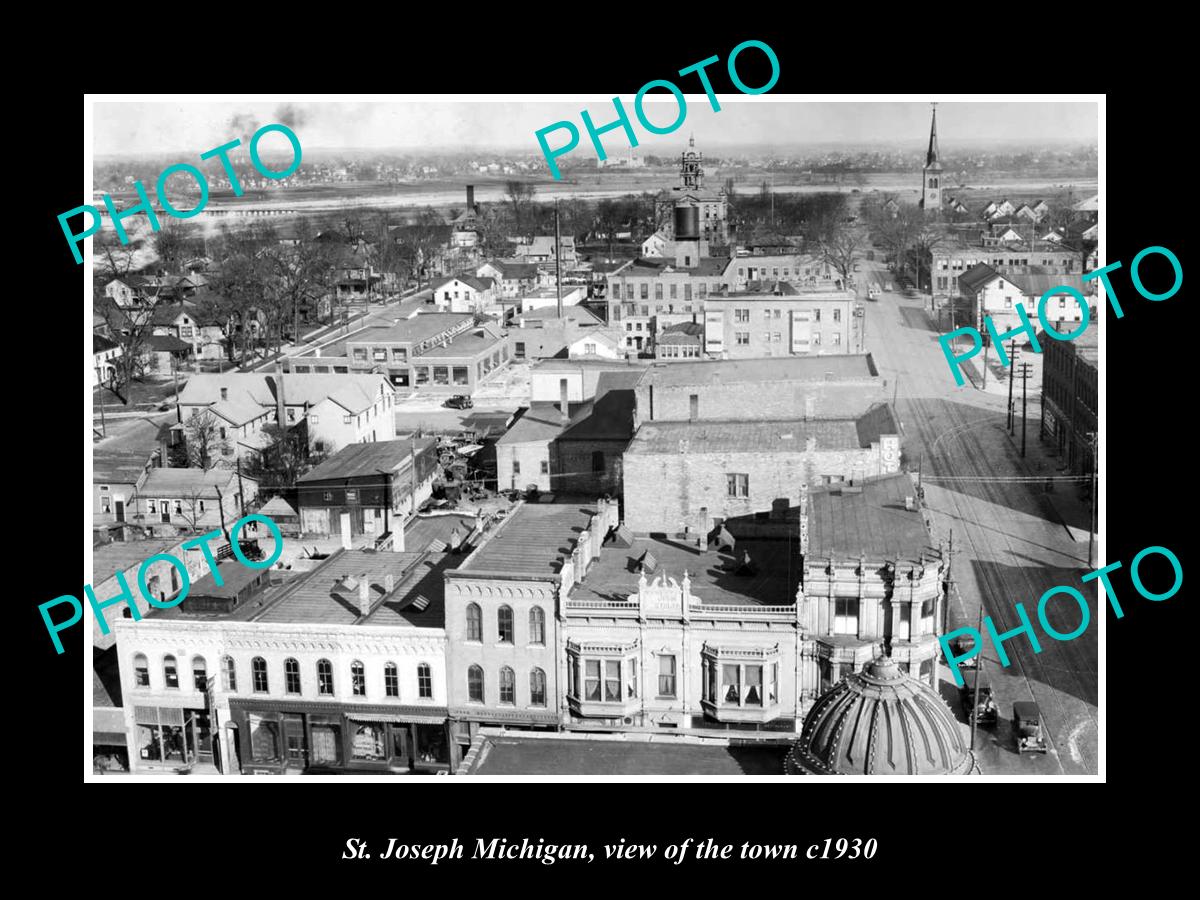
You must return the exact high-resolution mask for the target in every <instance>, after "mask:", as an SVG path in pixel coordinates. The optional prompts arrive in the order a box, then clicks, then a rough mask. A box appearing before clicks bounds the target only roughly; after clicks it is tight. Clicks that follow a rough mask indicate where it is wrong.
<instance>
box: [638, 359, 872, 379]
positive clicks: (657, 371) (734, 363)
mask: <svg viewBox="0 0 1200 900" xmlns="http://www.w3.org/2000/svg"><path fill="white" fill-rule="evenodd" d="M878 377H879V373H878V372H877V371H876V369H875V361H874V359H872V357H871V354H870V353H855V354H845V355H837V356H790V357H777V358H773V359H710V360H703V359H702V360H695V361H691V362H670V363H655V364H653V365H651V366H650V367H649V368H647V369H646V373H645V375H643V376H642V384H654V385H659V386H661V387H674V386H682V385H693V384H738V383H744V382H758V381H825V380H826V379H827V378H832V379H833V380H835V381H839V380H850V379H859V378H878Z"/></svg>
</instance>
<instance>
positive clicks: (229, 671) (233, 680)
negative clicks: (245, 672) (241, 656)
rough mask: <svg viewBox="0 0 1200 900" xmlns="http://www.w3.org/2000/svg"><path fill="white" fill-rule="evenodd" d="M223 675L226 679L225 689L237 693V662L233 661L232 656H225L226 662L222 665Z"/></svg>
mask: <svg viewBox="0 0 1200 900" xmlns="http://www.w3.org/2000/svg"><path fill="white" fill-rule="evenodd" d="M221 676H222V678H224V680H225V684H224V688H225V690H227V691H231V692H233V693H237V689H238V687H237V663H235V662H234V661H233V657H232V656H227V657H225V662H224V664H223V665H222V666H221Z"/></svg>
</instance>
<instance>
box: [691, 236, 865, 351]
mask: <svg viewBox="0 0 1200 900" xmlns="http://www.w3.org/2000/svg"><path fill="white" fill-rule="evenodd" d="M738 262H739V263H740V262H742V260H738ZM862 322H863V318H862V306H861V304H860V303H858V301H857V296H856V295H855V293H854V292H853V291H842V290H834V289H826V290H819V289H817V288H806V289H805V290H803V291H798V290H797V289H796V288H794V287H792V286H791V285H790V284H788V283H787V282H784V281H766V282H764V281H756V282H751V283H750V284H748V285H747V286H746V288H745V289H743V290H738V291H730V292H726V291H721V292H719V293H718V294H716V295H710V296H709V298H708V300H707V301H706V302H705V305H704V351H705V353H706V354H707V355H709V356H712V357H718V358H722V359H761V358H763V357H769V356H800V355H805V356H807V355H813V356H820V355H825V354H841V353H862V352H863V329H862Z"/></svg>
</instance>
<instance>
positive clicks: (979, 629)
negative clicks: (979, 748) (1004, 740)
mask: <svg viewBox="0 0 1200 900" xmlns="http://www.w3.org/2000/svg"><path fill="white" fill-rule="evenodd" d="M975 633H976V634H978V635H981V636H982V635H983V597H982V596H980V598H979V624H978V625H976V626H975ZM976 641H982V637H979V638H976ZM979 650H980V655H979V656H977V657H976V658H975V696H974V698H973V699H972V701H971V702H972V704H973V705H972V707H971V752H972V753H974V752H975V732H976V731H977V730H978V728H979V682H981V681H983V646H982V644H981V645H980V647H979Z"/></svg>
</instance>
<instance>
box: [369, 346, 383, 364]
mask: <svg viewBox="0 0 1200 900" xmlns="http://www.w3.org/2000/svg"><path fill="white" fill-rule="evenodd" d="M371 359H373V360H374V361H375V362H387V348H386V347H372V348H371Z"/></svg>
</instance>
